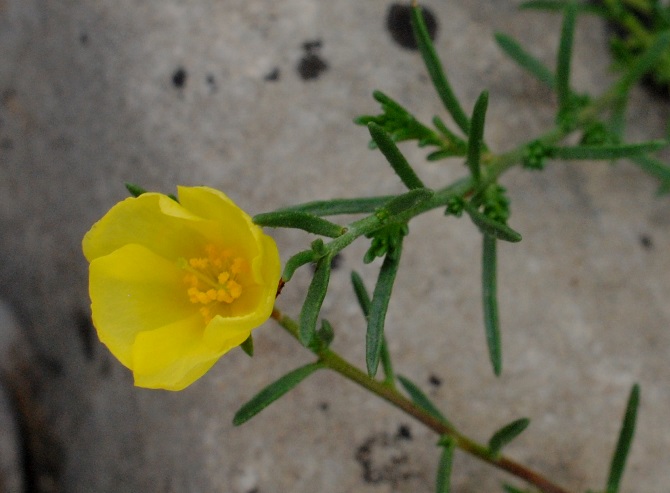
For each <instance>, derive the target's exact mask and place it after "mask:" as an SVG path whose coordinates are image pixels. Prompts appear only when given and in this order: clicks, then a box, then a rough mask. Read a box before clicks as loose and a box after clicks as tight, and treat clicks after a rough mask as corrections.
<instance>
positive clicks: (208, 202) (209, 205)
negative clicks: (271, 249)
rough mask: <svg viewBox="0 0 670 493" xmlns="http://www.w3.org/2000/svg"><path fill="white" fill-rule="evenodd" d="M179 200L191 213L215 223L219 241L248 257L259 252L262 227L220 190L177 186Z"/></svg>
mask: <svg viewBox="0 0 670 493" xmlns="http://www.w3.org/2000/svg"><path fill="white" fill-rule="evenodd" d="M177 190H178V192H179V201H180V203H181V204H182V205H183V206H184V207H185V208H186V209H188V210H189V211H191V212H192V213H193V214H195V215H197V216H198V217H202V218H204V219H208V220H210V221H211V223H212V224H216V226H217V231H218V232H219V235H220V238H219V241H220V244H224V245H226V246H227V247H229V248H233V249H235V250H238V254H241V255H244V256H245V257H247V258H253V257H255V256H256V255H258V253H259V250H260V247H259V245H258V239H257V235H258V233H260V234H262V230H261V228H259V227H258V226H257V225H255V224H254V223H253V221H252V220H251V217H250V216H249V215H248V214H247V213H246V212H244V211H243V210H242V209H240V208H239V207H238V206H237V205H236V204H235V203H234V202H233V201H232V200H230V199H229V198H228V196H226V195H225V194H224V193H223V192H220V191H218V190H215V189H213V188H209V187H177Z"/></svg>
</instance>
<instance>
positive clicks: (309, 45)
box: [302, 39, 323, 53]
mask: <svg viewBox="0 0 670 493" xmlns="http://www.w3.org/2000/svg"><path fill="white" fill-rule="evenodd" d="M322 45H323V42H322V41H321V40H320V39H315V40H313V41H305V42H304V43H303V44H302V49H303V50H305V51H306V52H307V53H314V52H315V51H316V50H319V49H321V46H322Z"/></svg>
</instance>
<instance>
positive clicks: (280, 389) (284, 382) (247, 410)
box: [233, 362, 323, 426]
mask: <svg viewBox="0 0 670 493" xmlns="http://www.w3.org/2000/svg"><path fill="white" fill-rule="evenodd" d="M320 368H323V364H322V363H318V362H317V363H310V364H308V365H305V366H301V367H300V368H296V369H295V370H293V371H292V372H290V373H287V374H286V375H284V376H283V377H281V378H280V379H279V380H277V381H276V382H274V383H271V384H270V385H268V386H267V387H265V388H264V389H263V390H261V391H260V392H259V393H258V394H256V395H255V396H254V397H253V398H252V399H251V400H250V401H249V402H247V403H246V404H245V405H243V406H242V407H241V408H240V409H239V411H237V413H235V417H233V424H234V425H235V426H239V425H241V424H243V423H246V422H247V421H249V420H250V419H251V418H253V417H254V416H256V415H257V414H258V413H260V412H261V411H262V410H263V409H265V408H266V407H268V406H269V405H270V404H272V403H273V402H274V401H276V400H277V399H279V398H280V397H281V396H283V395H284V394H286V393H287V392H288V391H289V390H291V389H293V388H294V387H295V386H297V385H298V384H299V383H300V382H302V381H303V380H304V379H305V378H307V377H308V376H310V375H311V374H312V373H314V372H315V371H316V370H318V369H320Z"/></svg>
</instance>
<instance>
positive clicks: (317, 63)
mask: <svg viewBox="0 0 670 493" xmlns="http://www.w3.org/2000/svg"><path fill="white" fill-rule="evenodd" d="M321 46H322V42H321V40H319V39H317V40H313V41H305V42H304V43H303V44H302V47H303V49H304V50H305V55H304V56H303V57H302V58H301V59H300V61H299V62H298V66H297V70H298V74H299V75H300V77H301V78H302V80H311V79H316V78H318V77H319V76H320V75H321V72H324V71H326V70H327V69H328V64H327V63H326V62H325V60H323V59H322V58H321V57H320V56H319V51H320V50H321Z"/></svg>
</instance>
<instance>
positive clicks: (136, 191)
mask: <svg viewBox="0 0 670 493" xmlns="http://www.w3.org/2000/svg"><path fill="white" fill-rule="evenodd" d="M125 186H126V190H128V193H130V195H132V196H133V197H139V196H140V195H142V194H143V193H147V191H146V190H145V189H144V188H142V187H141V186H139V185H135V184H133V183H126V184H125Z"/></svg>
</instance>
